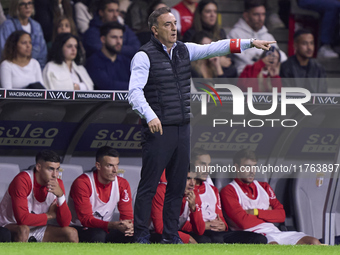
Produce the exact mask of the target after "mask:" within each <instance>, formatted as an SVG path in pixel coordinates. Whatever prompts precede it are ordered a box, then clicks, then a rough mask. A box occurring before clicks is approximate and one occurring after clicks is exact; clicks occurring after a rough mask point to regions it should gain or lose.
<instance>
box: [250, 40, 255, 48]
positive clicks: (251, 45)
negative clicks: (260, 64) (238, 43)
mask: <svg viewBox="0 0 340 255" xmlns="http://www.w3.org/2000/svg"><path fill="white" fill-rule="evenodd" d="M255 40H256V38H251V39H250V48H253V47H254V44H253V42H254V41H255Z"/></svg>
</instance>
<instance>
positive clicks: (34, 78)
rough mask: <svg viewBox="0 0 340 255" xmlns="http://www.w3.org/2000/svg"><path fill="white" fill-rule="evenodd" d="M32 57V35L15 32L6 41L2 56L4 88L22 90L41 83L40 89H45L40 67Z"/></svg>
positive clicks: (0, 77) (19, 31)
mask: <svg viewBox="0 0 340 255" xmlns="http://www.w3.org/2000/svg"><path fill="white" fill-rule="evenodd" d="M31 55H32V40H31V36H30V34H29V33H27V32H25V31H23V30H18V31H15V32H13V33H12V34H11V35H10V36H9V37H8V39H7V41H6V44H5V48H4V52H3V56H2V57H3V61H2V63H1V65H0V80H1V87H2V88H7V89H12V88H15V89H22V88H27V86H29V84H39V83H40V88H43V86H42V84H43V79H42V75H41V69H40V65H39V63H38V61H37V60H36V59H34V58H32V56H31ZM38 86H39V85H38ZM35 88H37V87H35Z"/></svg>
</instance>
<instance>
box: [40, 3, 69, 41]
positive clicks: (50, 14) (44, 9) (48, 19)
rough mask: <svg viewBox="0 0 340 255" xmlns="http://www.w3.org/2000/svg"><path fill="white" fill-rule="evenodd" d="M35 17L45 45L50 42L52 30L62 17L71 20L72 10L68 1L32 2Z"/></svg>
mask: <svg viewBox="0 0 340 255" xmlns="http://www.w3.org/2000/svg"><path fill="white" fill-rule="evenodd" d="M34 8H35V15H34V19H35V20H36V21H38V22H39V23H40V25H41V28H42V30H43V32H44V38H45V41H46V43H49V42H51V41H52V36H53V34H52V32H53V30H52V28H53V26H54V23H55V22H56V21H57V20H58V19H59V17H61V16H62V15H64V16H66V17H68V18H70V19H73V8H72V5H71V1H70V0H48V1H46V0H34Z"/></svg>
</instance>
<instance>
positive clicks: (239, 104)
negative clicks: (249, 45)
mask: <svg viewBox="0 0 340 255" xmlns="http://www.w3.org/2000/svg"><path fill="white" fill-rule="evenodd" d="M203 85H204V86H206V87H207V88H209V89H210V90H211V91H212V92H213V93H214V94H215V95H216V96H217V98H218V99H219V101H220V104H221V106H223V104H222V100H221V97H220V95H219V94H218V93H217V91H216V90H215V89H228V90H230V92H231V94H232V102H233V115H245V111H244V105H245V96H244V93H243V92H242V90H241V89H240V88H238V87H237V86H235V85H230V84H215V88H213V87H212V86H210V85H207V84H203ZM200 89H201V90H203V91H205V92H206V93H207V94H202V97H201V115H207V104H208V103H207V102H208V95H209V96H210V97H211V98H212V99H213V101H214V103H215V106H217V103H216V100H215V98H214V96H213V95H212V93H211V92H210V91H208V90H207V89H204V88H200ZM290 93H294V94H296V93H298V94H299V96H298V97H295V98H294V97H292V96H291V95H290V98H288V94H290ZM247 94H248V97H247V106H248V109H249V111H250V112H251V113H252V114H254V115H257V116H267V115H270V114H272V113H274V112H275V111H276V109H277V105H278V92H277V88H273V92H272V105H271V107H270V109H267V110H258V109H255V107H254V104H253V88H248V90H247ZM300 94H303V95H304V97H301V95H300ZM310 99H311V93H310V92H309V91H308V90H307V89H304V88H291V87H287V88H282V89H281V115H282V116H285V115H286V114H287V105H290V104H291V105H295V106H296V107H297V108H298V109H299V110H300V111H301V112H302V113H303V114H304V115H306V116H310V115H312V114H311V113H310V112H309V111H308V110H307V109H306V108H305V107H304V106H303V104H304V103H307V102H308V101H310ZM264 121H268V122H270V123H271V126H272V127H273V126H274V122H277V121H280V122H281V125H282V126H283V127H295V126H297V124H298V123H297V121H296V120H294V119H284V120H280V119H265V120H264ZM264 121H263V120H261V119H251V120H248V121H246V120H243V121H242V122H235V121H233V120H227V119H214V122H213V126H214V127H215V126H216V125H225V124H228V123H230V125H231V126H233V125H242V126H244V127H245V126H247V124H248V126H249V127H262V126H263V125H264ZM291 123H293V125H292V124H291Z"/></svg>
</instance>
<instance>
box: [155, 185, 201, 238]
mask: <svg viewBox="0 0 340 255" xmlns="http://www.w3.org/2000/svg"><path fill="white" fill-rule="evenodd" d="M165 191H166V184H164V183H160V184H158V187H157V192H156V194H155V196H154V198H153V200H152V208H151V220H152V223H153V225H154V228H155V232H156V233H157V234H162V233H163V206H164V198H165ZM195 195H196V201H195V202H196V211H195V212H190V215H189V217H190V221H187V222H186V223H185V224H184V226H183V227H182V228H181V230H183V231H186V232H195V233H196V234H198V235H203V233H204V231H205V223H204V221H203V217H202V213H201V206H202V203H201V199H200V198H199V195H198V194H197V193H196V192H195ZM185 203H186V200H185V198H184V197H183V201H182V207H181V213H180V214H182V213H183V211H184V206H185ZM178 234H179V237H180V238H181V239H182V241H183V243H189V238H190V235H188V234H185V233H183V232H182V231H178Z"/></svg>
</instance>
